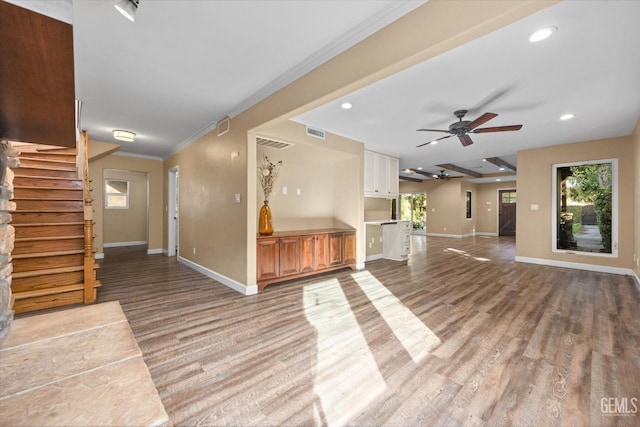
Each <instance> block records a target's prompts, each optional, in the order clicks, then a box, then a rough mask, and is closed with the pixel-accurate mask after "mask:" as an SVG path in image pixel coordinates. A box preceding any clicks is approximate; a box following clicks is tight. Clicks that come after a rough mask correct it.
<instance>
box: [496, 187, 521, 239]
mask: <svg viewBox="0 0 640 427" xmlns="http://www.w3.org/2000/svg"><path fill="white" fill-rule="evenodd" d="M517 201H518V194H517V193H516V190H515V189H510V190H498V204H499V210H498V236H515V235H516V203H517Z"/></svg>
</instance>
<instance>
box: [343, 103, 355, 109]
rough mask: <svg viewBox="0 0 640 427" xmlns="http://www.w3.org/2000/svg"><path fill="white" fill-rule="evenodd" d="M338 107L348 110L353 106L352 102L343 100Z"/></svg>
mask: <svg viewBox="0 0 640 427" xmlns="http://www.w3.org/2000/svg"><path fill="white" fill-rule="evenodd" d="M340 107H341V108H342V109H344V110H348V109H349V108H352V107H353V104H352V103H350V102H343V103H342V104H340Z"/></svg>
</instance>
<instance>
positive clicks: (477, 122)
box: [467, 113, 498, 129]
mask: <svg viewBox="0 0 640 427" xmlns="http://www.w3.org/2000/svg"><path fill="white" fill-rule="evenodd" d="M494 117H498V115H497V114H496V113H484V114H483V115H481V116H480V117H478V118H477V119H475V120H474V121H472V122H471V123H469V124H468V125H467V127H468V128H469V129H475V128H477V127H478V126H480V125H482V124H485V123H486V122H488V121H489V120H491V119H493V118H494Z"/></svg>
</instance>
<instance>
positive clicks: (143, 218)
mask: <svg viewBox="0 0 640 427" xmlns="http://www.w3.org/2000/svg"><path fill="white" fill-rule="evenodd" d="M102 176H103V184H102V185H103V187H104V185H105V184H104V180H107V179H113V180H119V181H127V182H129V207H128V208H127V209H106V208H105V209H104V211H103V216H102V236H103V238H102V240H103V244H108V243H127V242H147V173H146V172H135V171H127V170H120V169H104V170H103V174H102ZM94 182H95V181H94ZM103 197H104V196H103ZM103 206H104V205H103Z"/></svg>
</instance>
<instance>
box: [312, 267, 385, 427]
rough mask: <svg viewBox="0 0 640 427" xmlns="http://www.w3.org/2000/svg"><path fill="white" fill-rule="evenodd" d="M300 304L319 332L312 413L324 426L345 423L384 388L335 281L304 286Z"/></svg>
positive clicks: (371, 357)
mask: <svg viewBox="0 0 640 427" xmlns="http://www.w3.org/2000/svg"><path fill="white" fill-rule="evenodd" d="M303 301H304V313H305V316H306V317H307V320H308V321H309V323H311V324H312V325H313V326H314V327H315V328H316V330H317V343H318V344H317V345H318V353H317V358H318V359H317V362H316V380H315V385H314V392H315V393H316V395H317V396H318V398H319V400H320V405H316V407H315V408H314V410H315V411H316V413H317V417H318V421H319V422H321V423H322V424H323V425H325V424H326V425H344V424H346V423H348V421H349V420H350V419H351V418H353V417H354V416H355V415H357V414H358V413H360V411H361V410H362V409H364V408H365V407H366V406H367V405H368V404H369V403H371V401H373V399H375V398H376V397H377V396H378V395H379V394H381V393H383V392H384V391H385V390H386V389H387V385H386V383H385V381H384V378H383V377H382V375H381V373H380V370H379V369H378V365H377V364H376V361H375V359H374V358H373V355H372V354H371V350H370V349H369V346H368V344H367V341H366V339H365V337H364V334H363V333H362V330H361V329H360V326H359V325H358V321H357V320H356V317H355V315H354V314H353V312H352V311H351V306H350V305H349V301H348V300H347V297H346V295H345V294H344V292H343V290H342V287H341V286H340V283H339V282H338V280H337V279H331V280H327V281H324V282H320V283H314V284H311V285H307V286H305V287H304V291H303Z"/></svg>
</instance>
